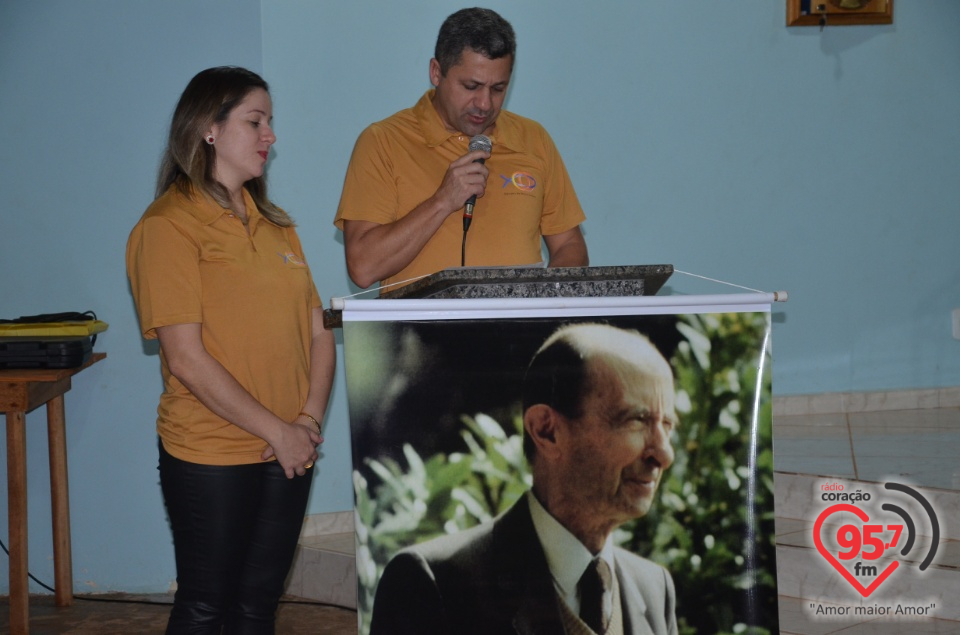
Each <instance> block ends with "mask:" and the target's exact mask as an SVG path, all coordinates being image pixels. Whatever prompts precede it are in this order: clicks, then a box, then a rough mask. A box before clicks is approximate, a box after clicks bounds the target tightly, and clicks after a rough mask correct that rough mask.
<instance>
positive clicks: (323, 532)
mask: <svg viewBox="0 0 960 635" xmlns="http://www.w3.org/2000/svg"><path fill="white" fill-rule="evenodd" d="M354 531H355V527H354V525H353V510H350V511H344V512H324V513H320V514H310V515H309V516H307V517H306V518H304V519H303V529H301V530H300V537H301V538H312V537H313V536H327V535H330V534H346V533H351V534H352V533H353V532H354Z"/></svg>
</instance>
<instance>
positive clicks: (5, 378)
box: [0, 353, 106, 634]
mask: <svg viewBox="0 0 960 635" xmlns="http://www.w3.org/2000/svg"><path fill="white" fill-rule="evenodd" d="M104 357H106V353H94V354H93V355H92V357H91V358H90V359H89V360H88V361H87V363H85V364H84V365H82V366H80V367H78V368H59V369H54V368H51V369H24V370H15V369H6V370H0V412H5V413H6V421H7V506H8V510H9V512H8V513H9V518H8V523H9V536H10V632H11V633H23V634H26V633H29V631H30V624H29V612H30V606H29V587H28V581H27V576H28V572H29V568H28V565H27V429H26V414H27V413H28V412H30V411H31V410H33V409H34V408H37V407H38V406H41V405H43V404H46V406H47V435H48V439H49V446H50V447H49V452H50V504H51V506H52V508H53V510H52V513H53V568H54V592H55V593H54V594H55V598H56V604H57V606H69V605H70V604H72V603H73V562H72V559H71V553H70V496H69V484H68V480H67V434H66V432H67V431H66V417H65V413H64V407H63V395H64V393H66V392H67V391H68V390H70V379H71V378H72V377H73V376H74V375H76V374H77V373H79V372H80V371H82V370H84V369H85V368H88V367H89V366H91V365H92V364H95V363H97V362H99V361H100V360H101V359H103V358H104Z"/></svg>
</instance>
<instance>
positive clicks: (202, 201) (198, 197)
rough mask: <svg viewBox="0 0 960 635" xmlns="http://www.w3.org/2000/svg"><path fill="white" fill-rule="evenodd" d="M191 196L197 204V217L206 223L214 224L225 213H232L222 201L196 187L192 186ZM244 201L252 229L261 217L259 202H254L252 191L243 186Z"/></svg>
mask: <svg viewBox="0 0 960 635" xmlns="http://www.w3.org/2000/svg"><path fill="white" fill-rule="evenodd" d="M189 198H190V199H191V200H192V201H193V202H194V203H195V204H196V206H197V207H196V214H197V218H198V219H199V220H200V222H201V223H203V224H204V225H212V224H213V223H214V222H215V221H216V220H217V219H218V218H220V217H221V216H223V215H224V214H230V213H231V210H229V209H227V208H225V207H221V206H220V203H218V202H216V201H215V200H214V199H213V197H211V196H210V195H208V194H204V193H202V192H199V191H198V190H197V189H196V188H193V187H191V188H190V197H189ZM243 202H244V204H245V205H246V208H247V219H248V222H247V224H248V225H249V226H250V228H251V229H252V228H253V226H254V225H255V224H256V222H257V221H259V219H260V210H259V209H257V204H256V203H254V202H253V197H252V196H250V192H248V191H247V188H243Z"/></svg>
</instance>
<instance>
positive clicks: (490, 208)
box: [334, 90, 585, 288]
mask: <svg viewBox="0 0 960 635" xmlns="http://www.w3.org/2000/svg"><path fill="white" fill-rule="evenodd" d="M433 93H434V91H433V90H429V91H427V93H426V94H425V95H424V96H423V97H421V98H420V101H419V102H417V104H416V105H415V106H414V107H413V108H408V109H406V110H402V111H400V112H398V113H396V114H395V115H393V116H391V117H389V118H387V119H385V120H383V121H380V122H377V123H375V124H372V125H371V126H369V127H368V128H367V129H366V130H364V131H363V133H361V135H360V137H359V139H357V143H356V146H355V147H354V150H353V156H352V157H351V158H350V165H349V167H348V168H347V175H346V178H345V180H344V185H343V193H342V195H341V198H340V206H339V208H338V210H337V216H336V219H335V220H334V223H335V224H336V226H337V227H339V228H340V229H343V221H344V220H364V221H372V222H374V223H378V224H381V225H383V224H387V223H392V222H394V221H396V220H398V219H399V218H402V217H403V216H405V215H406V214H408V213H409V212H411V211H412V210H413V209H414V208H415V207H416V206H417V205H419V204H420V203H422V202H423V201H425V200H426V199H428V198H429V197H430V196H432V195H433V193H434V192H436V190H437V188H438V187H440V183H441V182H442V181H443V176H444V174H445V173H446V171H447V167H448V166H449V165H450V163H451V162H453V161H454V160H456V159H457V158H459V157H461V156H463V155H464V154H466V153H467V148H468V146H469V144H470V138H469V137H467V136H465V135H462V134H459V133H451V132H449V131H448V130H447V129H446V128H445V127H444V125H443V122H442V121H441V120H440V116H439V115H438V114H437V111H436V109H435V108H434V106H433V102H432V101H431V100H432V97H433ZM489 136H490V139H491V140H492V141H493V151H492V153H491V156H490V158H489V159H488V160H487V162H486V165H487V167H488V168H489V170H490V177H489V180H488V181H487V189H486V192H485V193H484V196H483V197H482V198H478V199H477V204H476V207H475V208H474V212H473V222H472V224H471V225H470V231H469V232H468V234H467V244H466V259H465V263H464V264H465V265H466V266H468V267H470V266H519V265H531V264H536V263H539V262H541V261H542V257H541V242H540V239H541V236H542V235H543V236H550V235H553V234H559V233H562V232H565V231H567V230H569V229H572V228H574V227H576V226H577V225H579V224H580V223H582V222H583V221H584V220H585V217H584V214H583V210H582V209H581V207H580V202H579V201H578V200H577V195H576V192H574V189H573V184H572V183H571V182H570V177H569V176H568V175H567V170H566V168H565V167H564V165H563V160H562V159H561V158H560V153H559V152H558V151H557V148H556V146H555V145H554V144H553V140H552V139H551V138H550V135H549V134H547V131H546V130H544V128H543V126H541V125H540V124H538V123H537V122H535V121H533V120H531V119H527V118H525V117H520V116H519V115H515V114H513V113H510V112H507V111H501V112H500V116H499V117H498V118H497V123H496V126H495V128H494V130H493V133H492V134H491V135H489ZM462 241H463V216H462V214H457V213H454V214H451V215H450V216H448V217H447V219H446V220H445V221H444V223H443V224H442V225H441V226H440V229H438V230H437V233H436V234H435V235H434V236H433V237H432V238H431V239H430V241H429V242H428V243H427V245H426V246H425V247H424V248H423V250H422V251H421V252H420V254H419V255H418V256H417V257H416V258H415V259H414V260H413V262H411V263H410V264H409V265H408V266H407V267H406V268H405V269H403V270H402V271H400V272H399V273H397V275H395V276H391V277H390V278H387V279H386V280H383V281H381V286H383V285H386V284H390V283H393V282H398V281H407V280H411V279H415V278H418V277H421V276H424V275H428V274H431V273H435V272H437V271H440V270H442V269H446V268H449V267H459V266H460V264H461V260H460V257H461V244H462ZM394 288H396V287H394Z"/></svg>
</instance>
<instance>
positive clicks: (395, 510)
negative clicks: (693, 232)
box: [354, 313, 779, 635]
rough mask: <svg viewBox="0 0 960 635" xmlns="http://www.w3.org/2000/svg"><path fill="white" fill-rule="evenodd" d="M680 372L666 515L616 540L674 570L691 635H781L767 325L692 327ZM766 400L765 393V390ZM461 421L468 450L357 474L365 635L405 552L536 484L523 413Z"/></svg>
mask: <svg viewBox="0 0 960 635" xmlns="http://www.w3.org/2000/svg"><path fill="white" fill-rule="evenodd" d="M677 328H678V330H679V331H680V335H681V336H682V339H681V341H680V344H679V345H678V346H677V349H676V352H675V353H674V355H673V357H672V359H671V364H672V366H673V368H674V373H675V377H676V391H677V407H678V410H679V411H680V417H681V425H680V426H679V427H678V428H677V429H676V432H675V436H674V438H673V439H672V441H673V444H674V448H675V450H676V458H675V461H674V464H673V466H672V467H671V468H670V469H669V470H668V472H667V474H666V475H665V476H664V478H663V480H662V482H661V485H660V498H659V502H658V504H656V505H654V508H653V510H651V512H650V513H649V514H648V515H647V516H646V517H644V518H642V519H638V520H637V521H634V522H633V523H631V524H628V525H624V526H622V527H621V528H619V529H618V530H617V532H616V534H615V536H614V538H615V540H616V541H617V542H618V543H619V544H621V545H622V546H624V547H625V548H627V549H629V550H631V551H634V552H636V553H639V554H641V555H643V556H645V557H647V558H649V559H651V560H654V561H656V562H658V563H660V564H662V565H664V566H665V567H666V568H667V569H668V570H669V571H670V572H671V574H672V575H673V579H674V582H675V584H676V588H677V618H678V623H679V626H680V632H681V634H683V635H693V634H697V635H700V634H703V635H706V634H714V633H717V634H727V633H730V634H734V633H736V634H741V633H749V634H751V635H763V634H767V633H777V632H779V626H778V620H777V589H776V561H775V557H776V556H775V532H774V518H773V516H774V507H773V444H772V427H771V423H772V419H771V380H770V346H769V333H770V328H769V315H768V314H766V313H729V314H703V315H683V316H680V319H679V321H678V323H677ZM758 389H759V390H758ZM505 418H506V419H508V420H506V421H502V422H501V421H496V420H495V419H493V418H492V417H490V416H488V415H485V414H478V415H476V416H474V417H470V416H466V415H463V416H462V418H461V420H462V423H463V430H462V433H461V436H462V439H463V442H464V444H465V445H464V447H465V448H466V449H465V451H463V452H460V453H449V454H442V453H439V454H436V455H434V456H430V457H421V456H420V455H419V454H418V453H417V452H416V451H415V450H414V449H413V447H412V446H410V445H406V446H404V451H403V455H404V460H405V464H404V463H401V462H398V461H393V460H385V461H382V462H381V461H377V460H370V459H368V460H367V467H368V468H369V473H370V474H373V475H375V478H376V479H377V482H373V483H371V482H368V481H367V479H366V478H365V477H364V476H363V475H362V474H361V472H360V471H355V472H354V490H355V494H356V514H357V565H358V567H357V575H358V579H359V583H360V587H361V592H360V597H359V606H358V608H359V612H360V616H361V630H360V633H361V635H365V634H366V633H367V632H368V630H369V618H370V612H371V610H372V606H373V596H374V592H375V589H376V582H377V580H378V579H379V576H380V573H381V572H382V571H383V567H384V566H386V563H387V561H388V560H389V559H390V557H391V556H392V555H393V554H394V553H395V552H396V551H397V550H399V549H402V548H403V547H406V546H409V545H412V544H416V543H419V542H423V541H425V540H429V539H430V538H433V537H436V536H438V535H440V534H444V533H453V532H457V531H460V530H462V529H466V528H468V527H472V526H474V525H477V524H479V523H482V522H485V521H488V520H491V519H492V518H494V517H496V516H497V515H498V514H500V513H502V512H503V511H505V510H506V509H508V508H509V507H510V506H511V505H513V503H514V502H516V500H517V499H518V498H519V497H520V496H522V495H523V494H524V492H526V490H527V489H528V488H529V487H530V485H531V477H530V473H529V469H528V467H527V465H526V462H525V460H524V458H523V451H522V419H521V415H520V413H519V412H516V413H514V414H513V415H512V416H509V417H505Z"/></svg>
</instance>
